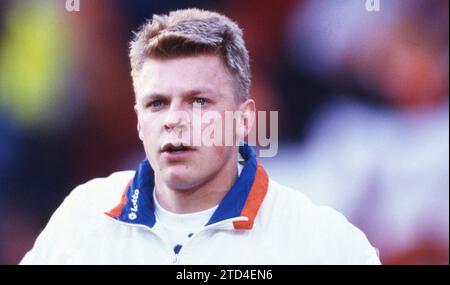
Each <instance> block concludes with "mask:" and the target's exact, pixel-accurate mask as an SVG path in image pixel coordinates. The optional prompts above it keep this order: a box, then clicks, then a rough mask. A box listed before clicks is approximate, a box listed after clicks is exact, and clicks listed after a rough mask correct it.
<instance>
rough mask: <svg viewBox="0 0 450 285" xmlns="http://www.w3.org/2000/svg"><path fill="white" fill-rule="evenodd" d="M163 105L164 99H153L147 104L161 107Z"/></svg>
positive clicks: (152, 106)
mask: <svg viewBox="0 0 450 285" xmlns="http://www.w3.org/2000/svg"><path fill="white" fill-rule="evenodd" d="M162 105H163V101H162V100H155V101H152V102H150V103H148V104H147V107H151V108H159V107H161V106H162Z"/></svg>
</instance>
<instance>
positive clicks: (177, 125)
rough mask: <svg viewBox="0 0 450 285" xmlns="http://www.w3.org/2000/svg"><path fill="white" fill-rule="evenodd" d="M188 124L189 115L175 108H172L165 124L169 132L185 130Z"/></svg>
mask: <svg viewBox="0 0 450 285" xmlns="http://www.w3.org/2000/svg"><path fill="white" fill-rule="evenodd" d="M188 123H189V114H188V113H187V112H185V111H183V110H180V109H179V108H176V107H175V106H174V107H172V106H171V108H170V109H169V111H168V113H167V116H166V120H165V122H164V129H165V130H166V131H169V132H170V131H172V130H174V129H185V128H186V127H187V125H188Z"/></svg>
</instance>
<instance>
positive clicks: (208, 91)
mask: <svg viewBox="0 0 450 285" xmlns="http://www.w3.org/2000/svg"><path fill="white" fill-rule="evenodd" d="M200 94H210V95H212V96H213V97H216V96H221V93H219V92H217V91H215V90H213V89H210V88H198V89H192V90H189V91H185V92H183V93H182V95H181V96H182V97H192V96H195V95H200ZM168 97H170V95H169V94H165V93H159V92H148V93H146V94H145V95H144V96H143V97H142V98H143V99H161V98H168Z"/></svg>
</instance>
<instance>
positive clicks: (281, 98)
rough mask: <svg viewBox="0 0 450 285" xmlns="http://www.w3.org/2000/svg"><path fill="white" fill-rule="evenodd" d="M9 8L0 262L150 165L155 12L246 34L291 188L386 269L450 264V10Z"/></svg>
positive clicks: (1, 84)
mask: <svg viewBox="0 0 450 285" xmlns="http://www.w3.org/2000/svg"><path fill="white" fill-rule="evenodd" d="M65 2H66V1H65V0H0V264H16V263H18V262H19V261H20V259H21V258H22V256H23V255H24V254H25V252H26V251H27V250H29V249H30V248H31V247H32V245H33V242H34V240H35V239H36V237H37V236H38V234H39V233H40V231H41V230H42V229H43V227H44V226H45V224H46V223H47V221H48V219H49V218H50V215H51V214H52V213H53V212H54V210H55V209H56V208H57V207H58V205H59V204H60V203H61V202H62V201H63V199H64V197H65V196H67V195H68V194H69V193H70V191H71V190H73V188H74V187H75V186H76V185H78V184H81V183H84V182H86V181H88V180H90V179H92V178H95V177H102V176H107V175H109V174H110V173H112V172H114V171H117V170H124V169H134V168H135V166H136V165H137V164H138V162H139V161H140V160H141V159H142V158H144V152H143V148H142V146H141V144H140V141H139V139H138V137H137V133H136V119H135V115H134V111H133V102H134V97H133V96H134V94H133V89H132V84H131V77H130V67H129V63H128V55H127V54H128V42H129V41H130V39H131V37H132V31H134V30H136V28H137V27H139V25H141V24H142V23H143V22H144V21H145V19H147V18H149V17H151V15H153V14H155V13H156V14H159V13H166V12H167V11H170V10H172V9H177V8H187V7H198V8H205V9H211V10H215V11H218V12H221V13H224V14H226V15H227V16H229V17H230V18H232V19H234V20H235V21H237V22H238V23H239V25H240V26H241V27H242V28H243V30H244V38H245V40H246V43H247V47H248V49H249V52H250V57H251V60H252V61H251V63H252V75H253V78H252V91H251V94H252V97H254V98H255V100H256V102H257V108H258V109H259V110H272V111H274V110H275V111H279V130H278V133H279V145H280V147H279V154H278V155H277V156H275V157H273V158H263V159H261V161H262V164H263V165H264V166H265V167H266V169H267V170H268V172H269V174H270V175H271V176H272V177H273V178H274V179H275V180H278V181H279V182H281V183H283V184H287V185H289V186H292V187H294V188H296V189H298V190H299V191H302V192H304V193H305V194H307V195H308V196H309V197H310V198H311V199H312V200H313V201H314V202H315V203H317V204H323V205H329V206H332V207H334V208H336V209H338V210H339V211H341V212H343V213H344V214H345V215H346V217H347V218H348V219H349V220H350V221H351V222H352V223H354V224H355V225H357V226H358V227H359V228H361V229H362V230H363V231H364V232H365V233H366V235H367V236H368V238H369V240H370V241H371V242H372V244H373V245H374V246H375V247H377V248H378V249H379V252H380V257H381V260H382V262H383V263H384V264H448V263H449V247H448V245H449V113H448V112H449V110H448V107H449V102H448V97H449V89H448V87H449V85H448V77H449V74H448V73H449V42H448V41H449V38H448V34H449V14H448V13H449V7H448V6H449V2H448V1H446V0H410V1H400V0H399V1H393V0H381V1H380V4H381V5H380V11H372V12H370V11H367V10H366V5H365V0H348V1H340V0H333V1H329V0H284V1H269V0H246V1H225V0H219V1H211V0H209V1H208V0H202V1H193V0H189V1H188V0H183V1H182V0H172V1H145V0H127V1H123V0H96V1H84V0H81V1H80V11H79V12H68V11H67V10H66V9H65Z"/></svg>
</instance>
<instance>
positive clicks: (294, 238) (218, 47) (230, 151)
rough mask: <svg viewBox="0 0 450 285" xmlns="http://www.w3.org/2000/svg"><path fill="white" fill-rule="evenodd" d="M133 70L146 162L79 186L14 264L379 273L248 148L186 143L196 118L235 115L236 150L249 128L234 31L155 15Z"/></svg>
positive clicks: (244, 62) (370, 254) (361, 240)
mask: <svg viewBox="0 0 450 285" xmlns="http://www.w3.org/2000/svg"><path fill="white" fill-rule="evenodd" d="M130 59H131V66H132V78H133V84H134V89H135V93H136V105H135V111H136V114H137V121H138V123H137V130H138V133H139V137H140V139H141V140H142V142H143V145H144V149H145V152H146V156H147V159H146V160H144V161H142V162H141V164H140V165H139V167H138V169H137V171H136V172H134V171H125V172H117V173H114V174H112V175H111V176H110V177H108V178H101V179H94V180H92V181H90V182H88V183H86V184H84V185H81V186H79V187H77V188H76V189H75V190H74V191H73V192H72V193H71V194H70V195H69V196H68V197H67V198H66V200H65V201H64V203H63V204H62V205H61V206H60V207H59V209H58V210H57V211H56V212H55V214H54V215H53V216H52V218H51V220H50V222H49V224H48V225H47V227H46V228H45V229H44V231H43V232H42V233H41V235H40V236H39V238H38V239H37V241H36V243H35V245H34V247H33V249H32V250H31V251H30V252H29V253H28V254H27V255H26V256H25V257H24V259H23V260H22V264H41V263H44V264H170V263H175V264H379V260H378V257H377V254H376V252H375V250H374V248H373V247H372V246H371V245H370V243H369V242H368V240H367V239H366V237H365V235H364V234H363V233H362V232H361V231H360V230H358V229H357V228H355V227H354V226H352V225H351V224H350V223H349V222H348V221H347V220H346V219H345V218H344V217H343V216H342V215H341V214H339V213H337V212H336V211H334V210H332V209H330V208H327V207H319V206H316V205H314V204H312V203H311V202H310V201H309V200H308V199H307V198H306V197H304V196H303V195H302V194H301V193H300V192H298V191H294V190H291V189H288V188H286V187H283V186H281V185H280V184H278V183H276V182H275V181H273V180H270V179H269V177H268V175H267V173H266V172H265V171H264V168H263V167H262V166H261V165H260V164H259V163H258V161H257V160H256V156H255V153H254V151H253V149H252V148H251V147H250V146H248V145H247V144H242V145H240V146H239V145H235V144H233V145H231V146H230V145H227V144H213V145H208V146H206V145H204V144H203V141H202V143H200V144H198V143H197V144H195V143H193V141H194V140H195V139H194V138H195V135H196V130H195V128H196V126H195V121H196V119H197V120H198V119H199V118H198V114H197V113H196V112H195V110H196V108H201V110H203V111H210V112H213V113H214V114H218V116H219V117H224V116H225V113H226V112H230V111H233V112H236V111H239V112H236V113H237V114H239V115H238V117H237V126H236V128H235V129H234V128H231V129H230V128H227V127H225V129H224V131H223V132H224V133H223V134H224V135H226V134H229V133H230V132H231V134H232V136H233V141H244V140H245V139H246V137H247V136H248V134H249V131H250V128H251V126H252V124H253V120H254V116H253V115H252V114H253V113H254V111H255V103H254V101H253V100H252V99H250V98H249V88H250V68H249V58H248V53H247V50H246V48H245V46H244V42H243V39H242V32H241V30H240V29H239V27H238V26H237V25H236V24H235V23H234V22H232V21H230V20H229V19H228V18H226V17H225V16H223V15H220V14H217V13H213V12H208V11H202V10H197V9H188V10H178V11H175V12H171V13H170V14H169V15H163V16H154V17H153V19H152V20H151V21H149V22H148V23H146V24H145V25H144V26H143V27H142V28H141V29H140V30H139V32H138V33H137V34H136V37H135V39H134V40H133V41H132V43H131V49H130ZM200 125H201V126H200V130H201V131H205V128H206V127H207V124H205V123H204V122H202V123H201V124H200ZM186 134H188V135H186Z"/></svg>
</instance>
